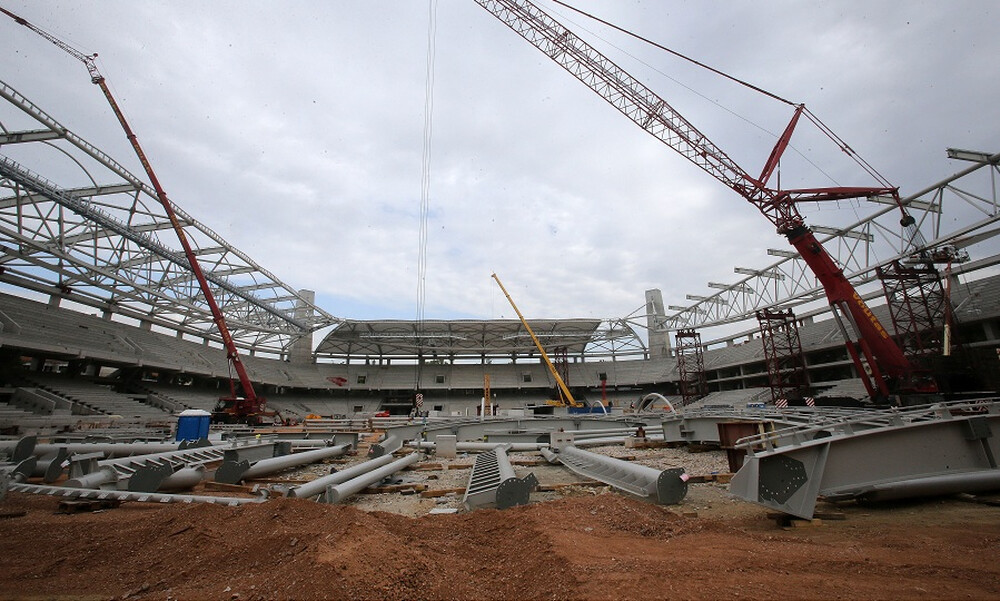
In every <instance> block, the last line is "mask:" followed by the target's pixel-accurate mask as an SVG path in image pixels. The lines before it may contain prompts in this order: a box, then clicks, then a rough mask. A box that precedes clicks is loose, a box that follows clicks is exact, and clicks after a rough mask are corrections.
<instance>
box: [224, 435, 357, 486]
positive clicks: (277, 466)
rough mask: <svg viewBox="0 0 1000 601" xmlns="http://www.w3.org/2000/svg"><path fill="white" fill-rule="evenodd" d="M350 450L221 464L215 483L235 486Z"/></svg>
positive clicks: (324, 450)
mask: <svg viewBox="0 0 1000 601" xmlns="http://www.w3.org/2000/svg"><path fill="white" fill-rule="evenodd" d="M348 449H350V445H346V444H343V445H338V446H335V447H323V448H321V449H313V450H311V451H303V452H301V453H291V454H289V455H282V456H280V457H270V458H268V459H261V460H259V461H257V462H255V463H253V464H250V463H248V462H246V461H239V462H235V463H233V462H228V461H227V462H223V464H222V465H221V466H220V467H219V469H218V470H216V472H215V481H216V482H223V483H226V484H235V483H237V482H239V481H240V480H245V479H248V478H260V477H261V476H266V475H268V474H274V473H277V472H280V471H282V470H286V469H288V468H291V467H296V466H299V465H305V464H307V463H316V462H317V461H322V460H324V459H327V458H330V457H339V456H340V455H343V454H344V453H346V452H347V451H348Z"/></svg>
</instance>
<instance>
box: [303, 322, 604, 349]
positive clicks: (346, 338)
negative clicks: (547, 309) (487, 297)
mask: <svg viewBox="0 0 1000 601" xmlns="http://www.w3.org/2000/svg"><path fill="white" fill-rule="evenodd" d="M528 324H529V325H530V326H531V329H532V331H534V333H535V336H537V337H538V339H539V341H540V342H541V343H542V345H543V347H544V348H545V352H546V353H553V352H555V350H556V349H559V348H563V347H565V349H566V352H567V353H568V354H572V355H582V354H584V351H585V350H586V348H587V346H588V345H590V344H591V343H592V342H593V341H594V339H595V338H596V337H597V335H596V333H597V330H598V328H599V327H600V325H601V320H600V319H532V320H528ZM537 352H538V351H537V349H536V348H535V344H534V342H532V340H531V336H530V335H529V334H528V331H527V330H526V329H525V328H524V326H523V325H522V324H521V322H520V321H518V320H516V319H510V320H448V321H444V320H427V321H423V322H417V321H403V320H376V321H354V320H346V321H344V322H342V323H340V324H339V325H337V327H335V328H334V329H333V330H332V331H331V332H330V333H329V334H327V336H326V338H324V339H323V341H322V342H320V344H319V346H318V347H317V348H316V354H317V355H318V356H321V357H322V356H328V357H361V356H365V357H417V356H421V355H422V356H424V357H428V356H436V357H449V356H457V357H461V356H464V357H482V356H484V355H485V356H489V357H495V356H504V357H510V356H512V355H532V354H536V353H537Z"/></svg>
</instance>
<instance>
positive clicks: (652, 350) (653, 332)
mask: <svg viewBox="0 0 1000 601" xmlns="http://www.w3.org/2000/svg"><path fill="white" fill-rule="evenodd" d="M666 317H667V314H666V312H665V311H664V309H663V293H662V292H660V289H659V288H653V289H652V290H647V291H646V328H647V331H648V332H649V357H650V359H655V358H658V357H669V356H670V335H669V333H668V332H667V331H666V330H661V329H660V327H661V326H660V324H662V323H663V322H664V321H665V320H666Z"/></svg>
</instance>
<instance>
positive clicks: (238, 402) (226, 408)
mask: <svg viewBox="0 0 1000 601" xmlns="http://www.w3.org/2000/svg"><path fill="white" fill-rule="evenodd" d="M0 12H3V13H4V14H5V15H7V16H8V17H10V18H11V19H14V21H16V22H17V23H18V24H20V25H24V26H25V27H27V28H28V29H30V30H31V31H33V32H35V33H37V34H38V35H40V36H42V37H43V38H45V39H46V40H48V41H50V42H52V43H53V44H55V45H56V46H58V47H59V48H61V49H62V50H63V51H65V52H66V53H67V54H69V55H70V56H72V57H73V58H75V59H77V60H78V61H80V62H82V63H83V64H84V65H86V67H87V70H88V71H89V72H90V81H91V82H92V83H94V84H95V85H97V86H98V87H100V88H101V91H102V92H104V97H105V98H107V100H108V104H109V105H111V110H112V111H114V113H115V116H116V117H118V122H119V123H121V126H122V129H123V130H125V136H126V137H127V138H128V141H129V143H131V144H132V148H133V149H134V150H135V154H136V156H138V157H139V162H140V163H142V168H143V169H144V170H145V171H146V175H147V176H148V177H149V181H150V183H151V184H152V185H153V189H154V190H155V191H156V198H157V200H159V201H160V204H161V205H162V206H163V210H164V212H166V214H167V217H168V218H169V219H170V224H171V225H172V226H173V228H174V232H176V233H177V238H178V239H179V240H180V243H181V247H182V248H183V249H184V256H185V257H186V258H187V261H188V263H189V264H190V266H191V272H192V273H193V274H194V276H195V278H196V279H197V280H198V286H199V287H200V288H201V293H202V294H203V295H204V296H205V302H206V303H207V304H208V308H209V311H211V313H212V321H213V322H214V323H215V326H216V327H217V328H218V329H219V336H220V337H221V338H222V344H223V345H224V346H225V348H226V356H227V358H228V359H229V367H230V369H231V370H232V371H235V372H236V376H237V378H239V386H240V391H237V389H236V383H235V382H234V381H233V379H232V377H230V379H229V392H230V395H229V396H228V397H223V398H221V399H219V402H218V404H217V406H216V410H215V411H214V412H213V414H212V416H213V420H215V421H227V422H229V421H240V422H247V423H257V422H258V420H259V418H260V416H261V415H263V414H264V406H265V401H264V399H263V398H262V397H259V396H257V393H256V392H254V389H253V383H252V382H251V381H250V376H249V375H247V371H246V368H245V367H244V366H243V362H242V361H240V354H239V351H238V350H237V348H236V343H235V342H234V341H233V337H232V335H231V334H230V333H229V328H228V327H226V319H225V317H224V316H223V314H222V310H221V309H219V305H218V303H216V302H215V296H214V295H213V294H212V290H211V289H210V288H209V286H208V280H207V279H206V278H205V274H204V272H202V270H201V266H200V265H199V264H198V259H197V257H196V256H195V253H194V250H193V249H192V248H191V243H190V242H188V239H187V236H186V235H185V234H184V227H183V226H182V225H181V223H180V220H178V219H177V214H176V213H175V212H174V208H173V205H172V203H171V202H170V199H169V198H167V193H166V192H165V191H164V190H163V187H162V186H161V185H160V180H159V179H157V177H156V173H155V172H154V171H153V167H152V165H150V163H149V159H147V158H146V153H145V152H143V150H142V147H141V146H140V145H139V139H138V138H137V137H136V135H135V133H133V132H132V128H131V127H130V126H129V124H128V121H126V120H125V115H124V114H123V113H122V111H121V108H119V106H118V102H116V101H115V98H114V96H112V94H111V90H110V89H108V85H107V83H106V82H105V81H104V76H103V75H101V73H100V71H98V70H97V65H96V64H95V62H94V59H95V58H96V57H97V55H96V54H93V55H87V54H84V53H82V52H80V51H79V50H77V49H76V48H73V47H72V46H70V45H69V44H66V43H65V42H63V41H62V40H60V39H58V38H56V37H55V36H53V35H51V34H49V33H47V32H45V31H43V30H42V29H39V28H38V27H36V26H34V25H32V24H31V23H30V22H28V21H27V20H25V19H23V18H21V17H19V16H17V15H15V14H14V13H12V12H10V11H9V10H7V9H5V8H2V7H0ZM240 393H242V394H240Z"/></svg>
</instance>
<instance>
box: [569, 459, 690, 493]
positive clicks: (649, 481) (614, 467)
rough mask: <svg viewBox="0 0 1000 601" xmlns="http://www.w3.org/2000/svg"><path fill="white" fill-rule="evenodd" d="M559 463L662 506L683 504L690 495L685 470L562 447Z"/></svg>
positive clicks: (587, 476)
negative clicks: (659, 467) (659, 466)
mask: <svg viewBox="0 0 1000 601" xmlns="http://www.w3.org/2000/svg"><path fill="white" fill-rule="evenodd" d="M559 460H560V461H561V462H562V464H563V465H565V466H566V467H567V468H569V469H570V470H572V471H574V472H576V473H578V474H580V475H581V476H584V477H586V478H590V479H592V480H597V481H598V482H604V483H605V484H608V485H610V486H612V487H614V488H617V489H619V490H624V491H625V492H628V493H631V494H634V495H636V496H639V497H652V498H654V500H655V501H656V502H657V503H660V504H662V505H674V504H677V503H680V502H681V501H682V500H683V499H684V497H685V496H686V495H687V476H686V474H685V473H684V470H683V468H675V469H671V470H657V469H654V468H651V467H648V466H645V465H637V464H634V463H630V462H628V461H622V460H621V459H615V458H613V457H608V456H606V455H599V454H597V453H591V452H590V451H584V450H583V449H579V448H577V447H573V446H568V447H564V448H562V449H561V450H560V451H559Z"/></svg>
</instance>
